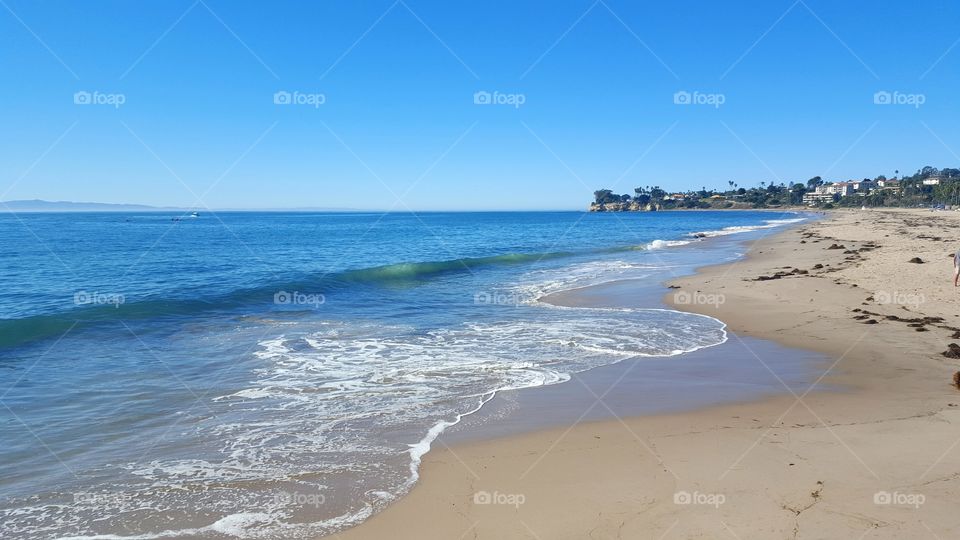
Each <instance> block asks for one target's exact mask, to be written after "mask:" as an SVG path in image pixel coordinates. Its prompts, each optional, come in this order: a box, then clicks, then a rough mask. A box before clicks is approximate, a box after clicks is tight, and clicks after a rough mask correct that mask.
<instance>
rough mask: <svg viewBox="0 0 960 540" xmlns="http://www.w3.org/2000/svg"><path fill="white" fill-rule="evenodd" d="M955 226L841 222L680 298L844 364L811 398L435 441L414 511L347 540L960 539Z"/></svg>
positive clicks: (739, 326) (682, 282) (909, 216)
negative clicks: (953, 349)
mask: <svg viewBox="0 0 960 540" xmlns="http://www.w3.org/2000/svg"><path fill="white" fill-rule="evenodd" d="M958 227H960V214H956V213H950V212H939V213H931V212H929V211H925V212H921V211H894V210H884V211H880V210H870V211H836V212H834V213H832V214H830V216H829V217H828V218H827V219H825V220H823V221H820V222H817V223H813V224H804V225H802V226H801V227H799V228H796V229H793V230H790V231H786V232H784V233H782V234H779V235H776V236H774V237H771V238H768V239H765V240H761V241H759V242H757V243H755V244H754V245H752V246H751V250H750V253H749V256H748V257H747V258H746V259H744V260H742V261H739V262H736V263H733V264H730V265H725V266H719V267H711V268H706V269H703V270H702V271H701V272H699V273H698V274H697V275H696V276H692V277H689V278H683V279H679V280H677V281H676V282H675V283H673V285H675V286H679V287H680V289H676V290H674V291H670V293H669V294H668V295H667V301H668V302H672V301H674V300H681V301H682V300H685V299H689V300H690V301H691V302H695V301H697V299H698V298H702V299H707V298H708V297H707V296H705V295H722V299H723V303H722V305H720V306H719V308H716V307H715V306H713V305H709V304H691V303H686V304H684V305H679V306H677V307H678V309H684V310H689V311H697V312H702V313H705V314H709V315H712V316H715V317H717V318H719V319H721V320H723V321H725V322H726V323H728V325H729V329H730V330H732V331H733V332H734V333H735V334H739V335H743V336H746V335H749V336H754V337H757V338H763V339H771V340H775V341H777V342H780V343H782V344H785V345H787V346H792V347H804V348H808V349H813V350H816V351H820V352H823V353H826V354H827V355H829V357H830V358H831V359H832V360H831V361H830V362H828V363H826V364H825V365H823V366H822V369H821V370H820V372H821V373H822V378H819V379H817V380H816V381H811V386H810V387H809V389H808V390H806V391H804V392H799V393H795V394H786V395H785V397H779V398H772V399H767V400H763V401H759V402H751V403H742V404H734V405H726V406H720V407H712V408H709V409H706V410H700V411H696V412H690V413H682V414H670V415H658V416H646V417H635V418H624V419H622V420H620V419H614V420H609V421H598V422H590V423H578V424H574V425H572V426H565V427H563V428H560V429H551V430H547V431H542V432H536V433H531V434H525V435H520V436H511V437H505V438H500V439H496V440H490V441H484V442H479V443H468V444H463V445H458V446H454V447H445V446H444V445H443V444H439V445H435V449H434V450H433V451H431V452H430V453H429V454H428V455H427V456H426V457H425V459H424V462H423V465H422V468H421V481H420V483H419V484H418V485H417V487H415V488H414V489H413V491H412V492H411V493H410V494H409V495H408V496H406V497H405V498H403V499H402V500H400V501H399V502H397V503H395V504H394V505H392V506H390V507H389V508H387V509H386V510H385V511H383V512H382V513H380V514H378V515H376V516H374V517H373V518H371V519H370V520H368V521H367V522H365V523H363V524H362V525H360V526H358V527H356V528H353V529H351V530H348V531H345V532H343V533H341V534H339V535H337V536H336V537H338V538H343V539H347V540H352V539H362V538H411V539H413V538H416V539H420V540H422V539H433V538H437V539H458V538H490V539H493V538H532V539H543V540H547V539H558V538H560V539H563V538H577V539H580V538H651V539H659V538H664V539H668V538H731V539H737V538H740V539H754V538H756V539H780V538H801V539H802V538H817V539H819V538H854V539H857V538H863V539H877V538H898V539H899V538H931V539H935V538H944V539H945V538H960V512H958V511H957V510H958V505H960V493H958V491H960V391H958V390H957V388H955V387H953V386H952V384H951V383H952V381H951V378H952V375H953V373H954V372H955V371H957V369H960V360H956V359H950V358H946V357H944V356H943V355H941V352H943V351H945V350H947V348H948V344H949V343H952V342H954V341H956V342H960V338H951V336H952V335H954V333H955V332H957V330H956V329H955V328H953V327H960V315H958V314H960V289H954V288H953V286H952V283H951V278H952V276H951V265H952V263H951V260H950V259H948V256H949V255H951V254H952V253H953V252H954V251H955V250H956V249H957V247H958V245H957V244H958V243H955V242H954V241H953V240H952V238H951V237H952V232H953V231H955V230H957V228H958ZM833 244H838V245H842V246H843V248H839V249H829V248H830V246H831V245H833ZM871 246H876V247H871ZM913 257H920V258H921V259H922V260H923V261H925V263H923V264H915V263H910V262H908V261H909V260H910V259H912V258H913ZM818 264H820V265H823V268H815V265H818ZM795 268H796V269H799V270H800V271H806V272H807V273H806V274H803V273H799V272H795V271H794V270H793V269H795ZM777 272H787V273H789V274H787V275H781V276H780V277H778V278H776V279H766V280H761V281H757V280H756V279H757V278H758V277H760V276H768V277H770V276H775V275H776V274H777ZM698 291H699V294H698ZM678 293H683V294H678ZM890 316H894V317H899V320H898V319H892V318H888V317H890ZM938 317H939V318H942V321H940V320H938V319H937V318H938ZM925 318H926V319H925ZM903 319H915V321H910V320H907V321H905V320H903ZM870 321H876V323H870ZM958 335H960V334H958ZM731 339H738V338H737V337H736V335H734V336H732V337H731ZM743 361H745V362H748V361H752V362H758V363H761V364H763V363H764V358H762V357H761V356H760V355H756V356H755V357H752V358H745V359H743ZM702 376H703V377H704V378H705V379H709V378H710V377H711V376H712V375H711V373H709V372H705V373H703V374H702ZM825 385H831V386H833V387H837V386H839V387H842V388H843V390H842V391H823V390H822V388H823V387H824V386H825ZM601 397H602V394H601ZM485 494H486V495H485ZM487 499H489V500H490V501H492V504H483V503H485V502H486V500H487Z"/></svg>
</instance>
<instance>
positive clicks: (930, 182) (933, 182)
mask: <svg viewBox="0 0 960 540" xmlns="http://www.w3.org/2000/svg"><path fill="white" fill-rule="evenodd" d="M923 185H925V186H939V185H940V177H939V176H931V177H929V178H925V179H924V180H923Z"/></svg>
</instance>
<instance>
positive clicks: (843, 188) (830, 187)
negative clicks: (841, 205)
mask: <svg viewBox="0 0 960 540" xmlns="http://www.w3.org/2000/svg"><path fill="white" fill-rule="evenodd" d="M820 188H823V192H824V193H829V194H831V195H833V194H834V193H836V194H838V195H840V196H841V197H846V196H847V195H852V194H853V183H852V182H834V183H832V184H824V185H822V186H820V187H818V188H817V191H819V190H820Z"/></svg>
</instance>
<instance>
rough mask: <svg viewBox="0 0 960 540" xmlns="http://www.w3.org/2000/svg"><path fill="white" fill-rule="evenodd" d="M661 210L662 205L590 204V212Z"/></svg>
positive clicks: (635, 203)
mask: <svg viewBox="0 0 960 540" xmlns="http://www.w3.org/2000/svg"><path fill="white" fill-rule="evenodd" d="M661 209H663V207H662V206H661V205H660V203H647V204H640V203H639V202H637V201H628V202H608V203H597V202H593V203H590V212H656V211H658V210H661Z"/></svg>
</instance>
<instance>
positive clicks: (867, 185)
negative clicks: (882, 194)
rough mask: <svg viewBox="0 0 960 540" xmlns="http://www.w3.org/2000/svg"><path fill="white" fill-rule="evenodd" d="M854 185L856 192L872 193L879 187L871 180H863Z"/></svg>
mask: <svg viewBox="0 0 960 540" xmlns="http://www.w3.org/2000/svg"><path fill="white" fill-rule="evenodd" d="M852 183H853V190H854V191H870V190H871V189H873V188H874V187H876V185H877V184H876V182H874V181H873V180H870V179H863V180H859V181H855V182H852Z"/></svg>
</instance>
